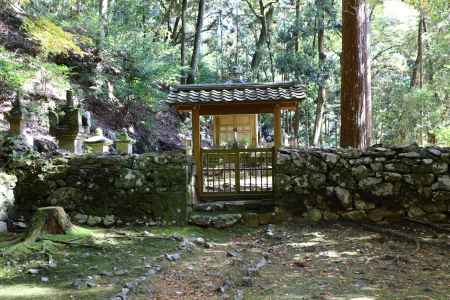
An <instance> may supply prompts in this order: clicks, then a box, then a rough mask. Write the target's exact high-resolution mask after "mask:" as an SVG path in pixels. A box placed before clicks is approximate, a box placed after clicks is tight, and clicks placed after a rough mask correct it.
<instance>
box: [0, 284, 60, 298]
mask: <svg viewBox="0 0 450 300" xmlns="http://www.w3.org/2000/svg"><path fill="white" fill-rule="evenodd" d="M0 290H1V291H2V292H1V294H0V299H16V298H17V299H20V298H23V299H27V298H31V297H39V296H51V295H56V294H58V293H59V292H60V290H58V289H56V288H50V287H39V286H33V285H28V284H17V285H11V286H1V285H0Z"/></svg>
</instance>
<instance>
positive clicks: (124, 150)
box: [116, 128, 135, 154]
mask: <svg viewBox="0 0 450 300" xmlns="http://www.w3.org/2000/svg"><path fill="white" fill-rule="evenodd" d="M134 143H135V140H133V139H132V138H130V136H129V135H128V133H127V130H126V129H125V128H124V129H122V131H121V132H120V133H119V134H118V135H117V139H116V148H117V152H119V154H133V144H134Z"/></svg>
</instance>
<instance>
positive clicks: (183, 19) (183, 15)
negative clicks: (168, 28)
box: [180, 0, 187, 84]
mask: <svg viewBox="0 0 450 300" xmlns="http://www.w3.org/2000/svg"><path fill="white" fill-rule="evenodd" d="M186 9H187V0H183V2H182V4H181V50H180V65H181V67H182V68H184V67H185V66H186ZM180 83H181V84H184V83H186V72H185V70H182V71H181V79H180Z"/></svg>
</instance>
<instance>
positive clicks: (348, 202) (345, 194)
mask: <svg viewBox="0 0 450 300" xmlns="http://www.w3.org/2000/svg"><path fill="white" fill-rule="evenodd" d="M335 192H336V197H337V198H338V199H339V201H340V202H341V204H342V206H343V207H345V208H349V207H351V206H352V195H351V194H350V191H348V190H346V189H344V188H341V187H339V186H338V187H336V188H335Z"/></svg>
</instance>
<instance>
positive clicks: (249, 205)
mask: <svg viewBox="0 0 450 300" xmlns="http://www.w3.org/2000/svg"><path fill="white" fill-rule="evenodd" d="M273 209H274V202H273V200H233V201H213V202H204V203H197V204H195V205H194V211H195V212H241V213H244V212H273Z"/></svg>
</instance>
